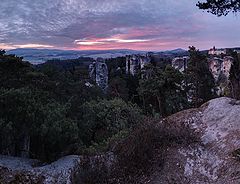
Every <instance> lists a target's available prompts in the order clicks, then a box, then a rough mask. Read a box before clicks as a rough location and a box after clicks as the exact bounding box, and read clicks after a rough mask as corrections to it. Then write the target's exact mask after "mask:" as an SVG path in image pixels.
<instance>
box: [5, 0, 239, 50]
mask: <svg viewBox="0 0 240 184" xmlns="http://www.w3.org/2000/svg"><path fill="white" fill-rule="evenodd" d="M195 4H196V1H195V0H193V1H189V0H181V1H176V0H131V1H129V0H111V1H109V0H54V1H53V0H41V1H39V0H1V3H0V9H1V11H0V47H5V48H7V47H19V46H23V47H24V46H26V45H27V46H29V44H31V45H32V44H34V45H32V46H36V47H38V46H39V47H43V46H46V47H47V46H49V47H54V48H64V49H81V48H82V49H86V48H90V49H91V48H93V49H96V48H120V47H124V48H133V49H135V48H136V49H138V48H141V49H142V48H143V47H145V49H154V50H158V49H164V48H168V47H175V46H180V47H187V46H188V44H189V43H190V42H192V43H195V44H196V45H197V46H199V47H203V46H206V45H208V44H209V43H208V44H207V42H209V41H210V40H211V39H212V40H211V41H212V45H214V44H215V43H222V44H223V45H224V44H232V45H234V44H239V41H238V40H237V39H236V38H234V36H231V37H228V36H226V35H227V33H228V32H227V31H228V27H229V25H234V27H235V29H231V30H230V32H231V33H232V35H234V34H235V35H237V33H238V32H239V31H240V23H239V20H236V18H233V17H231V16H230V18H229V17H228V18H215V17H214V16H211V15H209V14H207V13H202V12H201V11H199V10H198V9H197V7H196V6H195ZM217 31H218V32H220V33H218V34H216V32H217ZM223 32H224V33H223ZM216 35H218V36H216ZM220 39H222V40H220ZM141 40H142V42H141ZM198 40H201V41H199V42H197V41H198ZM203 40H206V42H205V43H203ZM237 41H238V42H237ZM97 42H99V44H94V43H97ZM153 44H154V45H153ZM180 44H181V45H180ZM31 45H30V46H31ZM86 45H87V47H86ZM138 45H139V47H138Z"/></svg>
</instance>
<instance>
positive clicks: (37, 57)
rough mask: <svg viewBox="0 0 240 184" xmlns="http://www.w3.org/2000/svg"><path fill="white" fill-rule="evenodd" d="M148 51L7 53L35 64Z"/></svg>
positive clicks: (53, 50) (26, 51) (31, 50)
mask: <svg viewBox="0 0 240 184" xmlns="http://www.w3.org/2000/svg"><path fill="white" fill-rule="evenodd" d="M147 52H148V51H137V50H130V49H115V50H83V51H76V50H57V49H23V48H22V49H13V50H9V51H7V54H15V55H17V56H19V57H23V58H24V60H26V61H29V62H31V63H33V64H39V63H44V62H46V61H48V60H52V59H59V60H67V59H77V58H79V57H91V58H94V59H96V58H97V57H102V58H116V57H121V56H126V55H132V54H146V53H147ZM184 52H187V51H186V50H183V49H180V48H178V49H174V50H168V51H162V52H155V53H159V54H163V53H164V54H179V53H184Z"/></svg>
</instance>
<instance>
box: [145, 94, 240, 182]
mask: <svg viewBox="0 0 240 184" xmlns="http://www.w3.org/2000/svg"><path fill="white" fill-rule="evenodd" d="M168 120H169V121H172V122H173V123H177V124H178V123H180V124H188V125H189V127H190V128H191V129H193V130H194V131H195V133H196V135H198V136H199V137H200V142H198V143H196V144H191V145H188V146H176V147H173V148H169V150H168V156H167V157H166V158H165V164H164V166H163V168H162V170H161V171H160V172H156V173H154V174H153V175H152V176H151V179H150V180H149V182H148V183H171V182H177V183H190V184H197V183H199V184H200V183H201V184H202V183H211V184H212V183H213V184H225V183H228V184H229V183H234V184H235V183H236V184H238V183H240V160H239V158H238V149H239V148H240V102H239V101H236V100H233V99H230V98H219V99H215V100H212V101H210V102H208V103H207V104H205V105H203V106H202V107H201V108H199V109H194V110H187V111H184V112H180V113H177V114H175V115H173V116H171V117H169V118H168Z"/></svg>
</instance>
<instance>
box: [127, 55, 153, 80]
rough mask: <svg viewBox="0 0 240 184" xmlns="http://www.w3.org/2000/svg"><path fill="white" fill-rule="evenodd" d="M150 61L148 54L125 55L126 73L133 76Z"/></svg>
mask: <svg viewBox="0 0 240 184" xmlns="http://www.w3.org/2000/svg"><path fill="white" fill-rule="evenodd" d="M150 62H151V58H150V56H149V54H147V55H131V56H126V73H127V74H130V75H133V76H134V75H136V74H137V73H138V72H140V71H141V70H142V69H143V68H144V66H145V65H146V64H148V63H150Z"/></svg>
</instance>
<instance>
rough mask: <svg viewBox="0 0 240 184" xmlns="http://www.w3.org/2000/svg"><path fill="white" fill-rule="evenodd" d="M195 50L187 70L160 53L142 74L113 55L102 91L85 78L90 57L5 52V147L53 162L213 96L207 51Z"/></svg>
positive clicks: (95, 149)
mask: <svg viewBox="0 0 240 184" xmlns="http://www.w3.org/2000/svg"><path fill="white" fill-rule="evenodd" d="M190 57H191V62H190V67H189V69H188V70H187V71H186V72H185V73H181V72H179V71H178V70H175V69H174V68H172V67H171V66H169V65H167V63H169V61H168V60H167V61H166V62H165V63H166V64H164V62H163V63H162V64H161V65H160V66H159V65H158V61H157V60H156V58H155V59H154V61H153V62H152V63H151V64H149V65H148V66H146V67H145V68H144V70H143V71H142V72H144V73H142V72H141V73H139V74H138V75H136V76H131V75H126V74H125V59H124V58H123V57H120V58H116V59H109V60H107V64H108V67H109V71H110V72H109V88H108V91H107V93H106V94H104V93H103V92H102V91H101V89H100V88H99V87H98V86H97V85H92V86H88V85H85V83H86V82H92V81H90V80H89V79H88V77H87V65H86V63H88V62H91V61H92V60H91V58H86V62H84V58H79V61H78V60H74V61H69V63H68V62H67V61H63V62H61V61H51V62H50V61H49V62H47V63H45V64H43V65H38V66H33V65H31V64H29V63H28V62H24V61H23V60H22V58H19V57H16V56H13V55H6V53H5V52H4V51H1V52H0V117H1V118H0V153H1V154H7V155H13V156H23V157H31V158H37V159H40V160H43V161H52V160H55V159H57V158H59V157H61V156H64V155H68V154H96V153H99V152H105V151H108V150H109V149H112V148H113V147H114V146H113V145H114V144H117V143H118V142H121V141H122V140H123V139H125V138H126V137H129V136H130V135H131V132H132V131H135V130H136V129H137V128H138V127H139V126H140V125H142V124H146V123H147V124H148V121H146V119H149V120H150V121H152V119H154V118H162V117H166V116H168V115H171V114H173V113H175V112H178V111H180V110H183V109H186V108H188V107H191V106H199V105H201V104H202V103H204V102H206V101H207V100H209V99H211V98H213V97H214V96H213V93H212V90H211V89H212V88H213V87H214V86H213V85H212V78H211V77H210V76H211V75H210V73H209V71H208V70H207V69H206V67H207V66H206V58H205V56H203V55H201V54H200V53H199V51H197V50H195V49H193V48H191V49H190ZM81 62H83V65H81ZM85 65H86V66H85ZM143 74H144V75H143ZM190 91H191V93H190ZM189 95H192V97H194V99H196V100H194V101H189Z"/></svg>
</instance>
